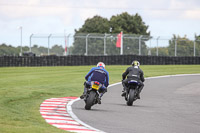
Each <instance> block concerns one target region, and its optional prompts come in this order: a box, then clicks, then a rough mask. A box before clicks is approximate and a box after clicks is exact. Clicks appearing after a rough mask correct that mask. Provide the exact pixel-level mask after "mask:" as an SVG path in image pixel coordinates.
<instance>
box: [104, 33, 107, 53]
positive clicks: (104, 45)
mask: <svg viewBox="0 0 200 133" xmlns="http://www.w3.org/2000/svg"><path fill="white" fill-rule="evenodd" d="M106 35H107V34H106V33H105V36H104V55H106Z"/></svg>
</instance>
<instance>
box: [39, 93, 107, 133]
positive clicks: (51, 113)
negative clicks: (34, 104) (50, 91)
mask: <svg viewBox="0 0 200 133" xmlns="http://www.w3.org/2000/svg"><path fill="white" fill-rule="evenodd" d="M77 99H79V98H77V97H64V98H51V99H46V100H45V101H44V102H43V103H42V104H41V105H40V114H41V115H42V117H43V118H44V119H45V121H46V122H47V123H49V124H50V125H53V126H55V127H57V128H59V129H63V130H66V131H70V132H76V133H100V132H101V133H103V132H102V131H100V130H97V129H95V128H92V127H90V126H86V125H85V124H84V123H83V122H82V123H80V121H77V119H78V118H77V119H74V118H73V117H72V115H71V114H69V112H67V110H68V109H67V108H66V107H69V108H70V109H71V104H70V106H67V105H68V104H69V102H71V101H76V100H77Z"/></svg>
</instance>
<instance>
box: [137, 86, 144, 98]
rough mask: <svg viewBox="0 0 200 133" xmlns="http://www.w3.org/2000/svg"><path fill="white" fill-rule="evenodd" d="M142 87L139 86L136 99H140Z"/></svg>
mask: <svg viewBox="0 0 200 133" xmlns="http://www.w3.org/2000/svg"><path fill="white" fill-rule="evenodd" d="M143 87H144V86H140V88H138V93H137V98H138V99H140V93H141V91H142V89H143Z"/></svg>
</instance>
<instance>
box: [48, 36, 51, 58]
mask: <svg viewBox="0 0 200 133" xmlns="http://www.w3.org/2000/svg"><path fill="white" fill-rule="evenodd" d="M50 37H51V34H50V35H49V36H48V55H49V43H50Z"/></svg>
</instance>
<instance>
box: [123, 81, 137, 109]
mask: <svg viewBox="0 0 200 133" xmlns="http://www.w3.org/2000/svg"><path fill="white" fill-rule="evenodd" d="M138 88H139V82H138V81H136V80H130V81H128V89H127V90H126V96H125V100H126V101H127V102H126V104H127V105H128V106H132V105H133V102H134V101H135V100H137V99H138V97H137V94H138V93H139V92H138Z"/></svg>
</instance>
